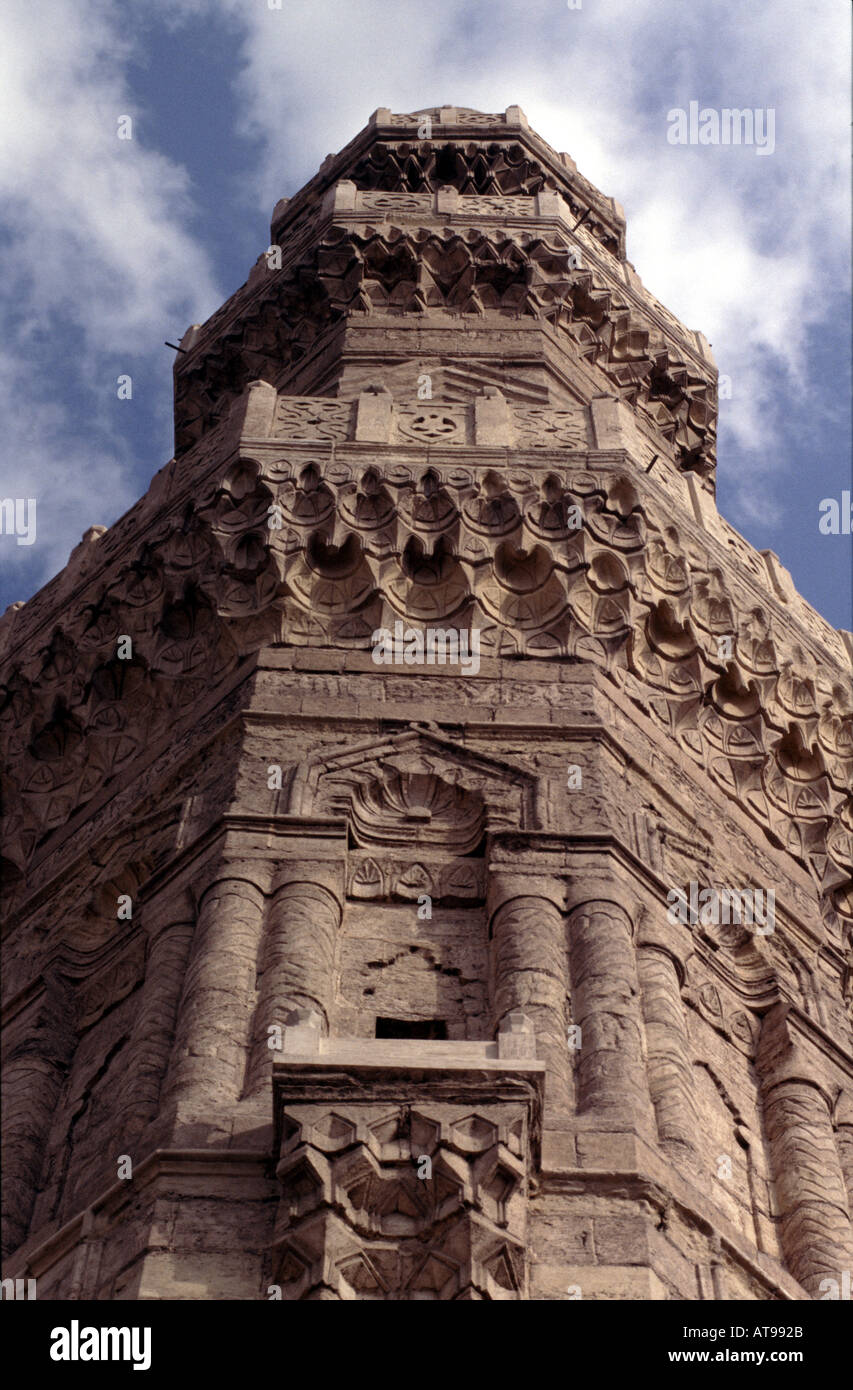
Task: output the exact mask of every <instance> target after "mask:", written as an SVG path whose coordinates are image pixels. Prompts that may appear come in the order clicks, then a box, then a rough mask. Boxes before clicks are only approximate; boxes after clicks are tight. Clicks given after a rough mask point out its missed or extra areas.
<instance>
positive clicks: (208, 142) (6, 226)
mask: <svg viewBox="0 0 853 1390" xmlns="http://www.w3.org/2000/svg"><path fill="white" fill-rule="evenodd" d="M276 3H277V0H145V3H143V4H137V5H133V4H127V3H126V0H125V3H119V0H39V3H38V4H37V5H36V4H34V3H33V0H3V3H2V6H0V257H2V274H0V296H2V314H3V332H2V335H0V411H2V419H3V429H2V437H1V438H0V498H3V497H22V498H26V497H35V498H36V499H37V503H38V511H37V518H38V527H37V535H36V541H35V543H34V544H33V545H18V544H16V541H15V538H14V537H13V536H9V535H2V536H0V589H2V592H0V611H2V609H3V608H4V607H5V605H6V604H7V603H11V602H14V601H16V600H18V599H26V598H27V597H29V596H30V595H31V594H32V593H33V592H34V591H35V590H36V589H37V588H39V587H40V586H41V585H42V584H43V583H45V582H46V580H47V579H49V578H50V577H51V576H52V575H53V574H55V573H56V571H57V570H58V569H60V568H61V567H62V566H63V565H64V564H65V562H66V560H67V558H68V555H69V553H70V551H71V549H72V547H73V546H74V545H75V544H76V543H77V542H78V541H79V539H80V537H81V535H82V533H83V532H84V531H85V530H86V529H87V528H88V527H89V526H91V525H93V524H96V523H101V524H105V525H109V524H110V523H111V522H112V521H114V520H115V519H116V518H117V517H118V516H119V515H121V513H122V512H123V511H124V510H126V508H127V507H128V506H130V505H131V504H132V503H133V502H134V501H135V500H136V498H137V497H138V496H139V495H141V493H142V492H144V491H145V489H146V488H147V486H148V483H149V481H150V479H151V477H152V475H153V474H154V473H155V472H156V471H157V470H158V469H159V468H160V467H161V466H162V465H163V463H165V462H166V461H167V460H168V458H169V457H170V455H171V443H172V435H171V380H172V378H171V368H172V360H173V353H172V352H171V351H170V350H169V349H168V348H167V347H164V345H163V343H164V339H169V340H170V341H172V342H176V341H178V340H179V339H180V337H181V335H182V334H183V332H184V330H185V329H186V327H187V326H188V325H189V324H190V323H193V322H203V321H204V320H205V319H206V318H207V317H208V316H209V315H210V314H211V312H212V311H213V310H214V309H215V308H216V307H217V306H218V305H219V304H220V303H221V301H222V300H223V299H225V298H226V297H227V296H228V295H229V294H231V293H232V292H233V290H235V289H236V288H237V287H238V286H239V285H241V284H242V283H243V281H244V280H245V279H246V276H247V274H248V270H249V268H250V266H251V265H252V264H253V262H254V261H255V259H256V258H257V256H258V255H259V254H260V252H261V251H263V250H265V249H266V247H267V245H268V242H269V216H270V212H271V209H272V207H273V204H274V203H275V202H276V200H277V199H278V198H280V197H282V196H286V195H292V194H293V193H294V192H295V191H296V190H297V189H298V188H299V187H300V186H301V185H302V184H303V183H304V182H305V181H306V180H307V179H308V178H309V177H310V176H311V175H312V174H313V173H314V172H315V170H316V169H317V167H318V165H319V164H320V163H321V161H322V160H323V158H324V157H325V156H326V155H327V154H328V153H330V152H332V151H336V150H338V149H340V148H341V147H342V146H343V145H344V144H346V142H347V141H348V140H349V139H350V138H351V137H352V136H353V135H354V134H355V133H356V132H357V131H358V130H359V129H361V127H362V126H363V125H364V124H365V123H366V121H367V119H368V117H369V115H370V113H371V112H372V111H373V110H375V108H376V107H378V106H388V107H391V108H392V110H396V111H413V110H417V109H418V108H421V107H428V106H440V105H459V106H472V107H476V108H478V109H480V110H483V111H503V110H504V109H505V108H506V107H507V106H509V105H513V104H518V105H520V106H522V107H523V109H524V110H525V112H526V113H527V116H528V118H529V120H530V122H531V124H532V125H533V126H534V128H535V129H536V130H538V131H539V132H540V134H541V135H542V136H544V138H545V139H546V140H547V141H548V142H549V143H550V144H551V145H553V146H554V147H555V148H556V149H558V150H567V151H568V152H569V153H570V154H571V156H572V157H573V158H574V159H575V160H576V161H577V164H578V166H579V168H580V170H581V172H582V173H583V174H585V175H586V176H587V177H588V178H589V179H591V180H592V182H593V183H595V184H597V185H598V187H599V188H600V189H601V190H602V191H603V192H604V193H606V194H608V195H610V196H613V197H616V198H617V199H618V200H619V201H620V202H621V203H622V204H623V206H624V208H625V211H626V216H627V220H628V257H629V259H630V260H631V261H632V262H633V263H634V265H635V266H636V268H637V270H638V272H639V273H640V275H641V276H642V278H643V280H644V282H645V284H646V285H647V286H648V288H649V289H650V290H651V291H652V292H653V293H654V294H655V295H657V297H658V298H659V299H661V300H662V301H663V303H664V304H665V305H667V307H668V308H670V309H671V310H673V311H674V312H675V313H676V314H678V316H679V317H680V318H681V319H682V320H683V321H684V322H685V323H686V324H688V325H689V326H690V327H693V328H701V329H702V331H703V332H704V333H705V335H706V336H707V337H708V338H709V340H710V341H711V343H712V344H713V348H714V355H715V357H716V359H717V363H718V366H719V369H720V371H721V373H725V374H726V375H727V376H729V377H730V379H731V390H732V398H731V400H724V401H722V402H721V419H720V438H719V451H718V460H719V461H718V501H719V503H720V508H721V510H722V511H723V513H724V515H726V516H727V517H728V519H729V520H730V521H731V522H732V524H733V525H735V526H736V527H737V528H738V530H740V531H741V532H743V534H744V535H745V536H747V538H748V539H749V540H750V541H751V542H752V543H753V545H755V546H757V547H758V548H762V549H763V548H768V547H769V548H770V549H772V550H775V551H776V552H777V554H779V555H780V557H781V558H782V561H783V563H784V564H785V565H787V566H788V568H789V569H790V570H791V572H792V574H793V576H794V579H795V582H796V583H797V585H798V587H799V589H800V590H801V592H802V593H803V594H804V595H805V596H806V598H808V599H809V600H810V602H812V603H813V604H814V605H815V607H817V608H818V609H820V611H821V612H823V613H824V614H825V615H826V616H827V617H828V618H829V619H830V621H831V622H832V623H833V624H835V625H836V626H843V627H850V626H851V618H850V590H851V565H850V556H851V538H850V536H844V535H838V536H832V535H822V534H821V533H820V531H819V529H818V520H819V515H820V512H819V507H820V502H821V501H822V500H823V499H824V498H830V497H831V498H836V499H837V500H838V501H839V502H840V501H841V494H842V491H843V490H844V489H848V490H849V489H850V487H851V478H850V452H849V442H848V441H849V434H850V413H849V411H850V407H849V400H850V348H849V343H850V290H849V255H850V222H849V216H850V215H849V174H848V169H849V158H850V149H849V142H850V125H849V120H850V116H849V90H848V89H849V76H848V65H849V60H850V7H849V3H848V0H810V2H809V3H808V4H802V3H792V2H791V0H766V3H763V4H747V3H740V4H735V3H732V0H729V3H722V0H581V4H580V7H579V8H570V6H569V4H567V3H566V0H429V3H427V0H281V5H282V7H281V8H280V9H277V8H272V6H273V5H275V4H276ZM574 3H577V0H574ZM691 101H697V102H699V104H700V106H702V107H717V108H722V107H737V108H744V107H750V108H753V109H754V110H761V111H762V112H765V111H767V110H769V109H772V110H773V112H774V121H775V149H774V151H773V153H772V154H767V155H760V154H759V153H758V152H757V150H756V148H755V147H746V146H745V147H741V148H735V147H731V146H713V145H703V146H689V145H682V146H679V145H673V144H670V143H669V142H668V140H667V129H668V124H667V113H668V112H669V111H670V110H672V109H673V108H677V107H680V108H683V109H685V110H686V109H688V107H689V103H690V102H691ZM122 116H130V117H131V118H132V123H133V124H132V134H133V138H132V139H131V140H121V139H119V138H118V129H119V118H120V117H122ZM124 373H129V374H130V375H131V377H132V382H133V397H132V399H131V400H119V399H118V395H117V385H116V379H117V377H118V376H119V375H120V374H124Z"/></svg>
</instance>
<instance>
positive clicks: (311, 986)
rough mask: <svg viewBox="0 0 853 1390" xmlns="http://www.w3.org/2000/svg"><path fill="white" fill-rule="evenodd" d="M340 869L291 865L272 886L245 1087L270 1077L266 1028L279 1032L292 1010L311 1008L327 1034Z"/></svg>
mask: <svg viewBox="0 0 853 1390" xmlns="http://www.w3.org/2000/svg"><path fill="white" fill-rule="evenodd" d="M339 874H340V868H333V867H332V866H330V865H328V864H326V863H317V864H311V863H305V862H302V863H300V864H299V865H298V866H296V865H290V866H288V867H287V868H285V869H283V870H282V871H280V873H279V875H278V881H277V883H276V884H275V885H274V887H273V893H272V896H271V898H270V903H269V908H268V911H267V918H266V923H265V930H264V942H263V948H262V952H261V972H260V979H259V984H258V1002H257V1007H256V1009H255V1017H254V1021H253V1028H252V1053H251V1061H250V1066H249V1077H248V1086H247V1089H248V1091H249V1093H254V1092H256V1091H258V1090H259V1089H260V1088H261V1087H262V1086H263V1085H264V1084H265V1083H266V1082H267V1081H268V1079H269V1076H270V1066H271V1062H272V1058H273V1053H272V1051H271V1050H270V1047H269V1037H270V1034H269V1029H270V1027H274V1026H276V1025H278V1026H279V1027H281V1028H283V1027H284V1023H285V1020H286V1019H287V1016H288V1014H289V1013H290V1012H291V1010H292V1009H298V1008H304V1009H313V1010H315V1011H316V1012H317V1013H318V1014H319V1015H320V1016H321V1018H322V1020H323V1030H324V1032H325V1033H328V1031H329V1019H330V1016H331V1010H332V1004H333V1001H334V988H335V950H336V946H337V939H338V929H339V927H340V924H341V914H342V896H343V889H342V886H340V885H339V883H338V877H339Z"/></svg>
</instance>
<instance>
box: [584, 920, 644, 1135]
mask: <svg viewBox="0 0 853 1390" xmlns="http://www.w3.org/2000/svg"><path fill="white" fill-rule="evenodd" d="M569 962H570V972H571V980H572V1022H573V1023H575V1024H579V1025H580V1027H581V1047H580V1051H579V1053H578V1065H577V1083H578V1111H579V1112H580V1113H583V1112H584V1111H598V1112H602V1111H604V1112H607V1111H609V1112H612V1113H613V1114H614V1115H618V1116H620V1117H624V1118H625V1119H626V1120H628V1121H631V1120H634V1121H635V1122H637V1123H639V1124H640V1125H642V1126H643V1127H644V1128H646V1129H647V1130H650V1131H651V1130H653V1125H654V1121H653V1113H652V1106H651V1099H650V1096H649V1088H648V1080H647V1076H646V1065H645V1058H644V1050H643V1018H642V1012H641V1007H640V986H639V980H638V978H637V964H636V959H635V952H634V944H633V941H632V933H631V920H630V918H629V916H628V914H627V912H626V911H625V910H624V908H622V907H621V906H620V905H619V904H618V903H616V902H610V901H606V900H603V899H596V900H594V901H591V902H585V903H582V904H580V905H578V906H577V907H576V908H575V909H574V911H573V912H572V913H571V916H570V918H569Z"/></svg>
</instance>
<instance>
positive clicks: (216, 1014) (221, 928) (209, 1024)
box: [164, 866, 264, 1121]
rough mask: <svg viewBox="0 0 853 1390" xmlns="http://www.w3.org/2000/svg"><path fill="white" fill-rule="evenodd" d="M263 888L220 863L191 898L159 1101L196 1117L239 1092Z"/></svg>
mask: <svg viewBox="0 0 853 1390" xmlns="http://www.w3.org/2000/svg"><path fill="white" fill-rule="evenodd" d="M263 914H264V895H263V893H262V892H261V890H260V888H258V887H257V885H256V884H255V883H254V882H251V881H250V880H249V878H248V875H247V874H246V871H245V870H241V868H240V867H239V866H234V867H233V868H229V867H225V868H223V869H221V870H220V871H219V872H218V876H217V877H216V879H215V880H214V882H213V883H211V884H210V885H209V886H208V887H207V888H206V889H205V891H204V893H203V894H202V896H201V899H200V901H199V905H198V915H197V920H196V927H195V932H194V935H193V942H192V949H191V952H190V961H189V965H188V967H187V971H186V977H185V980H184V989H183V994H182V996H181V1002H180V1006H179V1009H178V1023H177V1029H176V1037H175V1047H174V1050H173V1053H172V1060H171V1065H170V1068H169V1074H168V1078H167V1082H166V1086H165V1088H164V1101H166V1102H171V1103H175V1104H176V1105H177V1107H178V1109H179V1110H180V1112H181V1114H182V1117H183V1118H186V1119H189V1118H194V1119H198V1120H200V1121H204V1120H206V1119H207V1118H208V1116H209V1115H210V1113H211V1111H212V1110H213V1109H215V1108H216V1107H217V1106H220V1105H222V1104H226V1105H227V1104H233V1103H234V1102H235V1101H237V1100H238V1099H239V1097H240V1093H241V1090H242V1085H243V1077H244V1074H245V1067H246V1049H247V1046H248V1020H249V1018H250V1015H251V1009H252V1003H253V1001H254V995H255V969H256V961H257V953H258V944H259V942H260V937H261V929H262V923H263Z"/></svg>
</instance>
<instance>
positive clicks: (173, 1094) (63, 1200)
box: [0, 107, 853, 1300]
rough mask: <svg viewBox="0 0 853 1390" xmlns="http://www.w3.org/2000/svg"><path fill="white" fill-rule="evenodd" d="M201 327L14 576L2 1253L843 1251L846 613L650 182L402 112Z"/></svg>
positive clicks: (235, 1259) (36, 1267)
mask: <svg viewBox="0 0 853 1390" xmlns="http://www.w3.org/2000/svg"><path fill="white" fill-rule="evenodd" d="M427 117H429V122H430V124H429V127H428V130H429V136H428V138H424V136H423V135H422V133H421V132H422V131H423V130H424V129H425V122H426V118H427ZM181 346H182V348H183V349H184V351H183V352H182V353H181V354H180V355H179V357H178V359H177V362H176V366H175V402H176V408H175V437H176V457H175V459H173V460H172V461H171V462H170V463H169V464H168V465H167V466H166V467H165V468H164V469H163V470H162V471H161V472H160V473H158V474H157V476H156V477H155V478H154V480H153V481H152V484H151V487H150V488H149V490H148V492H147V493H146V495H145V496H144V497H143V498H142V499H141V500H140V501H139V502H138V503H137V504H136V506H135V507H133V508H132V509H131V510H130V511H129V512H128V513H127V514H126V515H125V516H124V517H122V518H121V519H120V520H119V521H118V522H116V524H115V525H114V526H112V527H111V528H109V530H104V528H102V527H93V528H92V530H91V531H89V532H87V534H86V536H85V537H84V538H83V541H82V542H81V544H80V545H79V546H78V547H77V548H76V549H75V551H74V552H73V553H72V556H71V558H70V560H69V563H68V565H67V566H66V568H65V570H63V572H62V573H61V574H60V575H58V576H57V578H56V579H54V580H53V581H51V583H50V584H48V585H47V586H46V587H45V588H44V589H43V590H42V591H41V592H40V593H38V594H36V595H35V596H34V597H33V598H32V599H31V600H30V601H29V602H28V603H26V604H22V605H16V606H14V607H13V608H12V609H10V610H9V611H8V612H7V613H6V615H5V616H4V618H3V619H2V620H0V659H2V662H3V668H2V703H0V726H1V728H2V738H3V745H4V765H5V767H6V769H7V772H6V777H5V794H4V827H3V845H4V849H3V856H4V857H3V862H2V869H3V907H4V928H3V930H4V988H5V995H4V1051H3V1100H4V1111H5V1114H4V1124H3V1132H4V1142H5V1144H6V1146H7V1155H6V1157H5V1160H4V1183H3V1203H4V1205H3V1246H4V1258H5V1261H6V1264H5V1268H4V1274H5V1275H9V1276H12V1277H13V1278H14V1277H17V1278H21V1277H34V1278H36V1280H37V1282H38V1289H39V1296H40V1297H47V1298H58V1299H74V1298H97V1299H104V1300H109V1299H156V1298H189V1299H226V1298H238V1299H258V1298H268V1297H272V1296H280V1297H281V1298H283V1299H287V1300H299V1299H397V1300H410V1299H411V1300H414V1299H424V1298H431V1299H445V1300H452V1299H459V1300H470V1299H504V1298H506V1299H568V1298H577V1297H582V1298H585V1299H640V1300H643V1299H725V1298H736V1299H757V1300H761V1299H803V1298H821V1297H823V1296H825V1290H826V1288H827V1284H826V1281H827V1280H829V1281H833V1280H835V1281H838V1283H839V1284H840V1283H841V1281H842V1279H843V1275H844V1271H845V1270H850V1269H851V1267H853V1228H851V1212H853V1018H852V1017H851V1004H853V880H852V879H851V873H852V872H853V864H851V860H853V799H851V791H850V787H851V784H853V701H851V693H850V690H851V685H850V662H851V638H850V634H849V633H839V632H836V631H834V630H833V629H832V628H831V627H829V626H828V624H826V623H825V622H824V621H823V619H822V618H821V617H820V616H819V615H818V614H817V613H816V612H815V611H814V610H813V609H812V608H810V607H809V605H808V604H807V603H806V602H805V601H804V600H803V599H802V598H801V597H800V596H799V595H798V594H797V592H796V591H795V589H794V587H793V584H792V583H791V580H790V576H789V575H788V574H787V571H786V570H785V569H784V568H783V566H782V565H781V563H780V561H779V560H778V558H777V557H776V556H775V555H773V554H772V552H769V551H767V552H762V553H758V552H756V551H754V550H753V549H752V548H751V547H750V546H749V545H748V544H747V542H746V541H745V540H743V538H742V537H741V536H739V535H738V534H737V532H735V531H734V530H733V529H732V528H731V527H730V526H729V525H728V524H727V523H726V522H725V521H724V520H723V519H722V518H721V517H720V515H719V513H718V511H717V508H716V505H715V501H714V475H715V452H714V440H715V425H716V369H715V367H714V364H713V360H712V358H711V354H710V350H709V348H708V345H707V343H706V342H705V339H704V338H703V337H702V335H701V334H700V333H698V332H694V331H692V330H689V329H687V328H685V327H684V326H683V325H682V324H680V323H679V322H678V321H677V320H676V319H675V318H674V317H673V316H672V315H671V314H669V313H668V312H667V311H666V310H665V309H664V308H663V306H661V305H660V304H659V303H658V302H657V300H656V299H655V298H654V297H653V296H652V295H651V294H649V292H648V291H647V290H646V289H645V288H644V286H643V285H642V283H641V281H640V279H639V277H638V276H637V274H636V272H635V270H634V268H633V267H632V266H631V265H630V263H629V262H627V261H626V260H625V228H624V218H623V215H622V211H621V209H620V208H619V205H618V204H617V203H615V202H613V200H612V199H610V198H606V197H604V196H603V195H602V194H601V193H599V192H598V190H596V189H594V188H593V187H592V186H591V185H590V184H589V183H587V181H586V180H585V179H583V178H582V177H581V176H580V175H579V174H578V172H577V170H576V168H575V166H574V164H573V162H572V161H571V159H570V158H569V157H568V156H567V155H561V154H557V153H556V152H555V151H553V150H551V149H550V148H549V147H548V146H547V145H546V144H545V143H544V142H543V141H542V140H541V138H540V137H539V136H537V135H536V134H535V133H534V132H532V131H531V130H530V129H529V127H528V125H527V122H526V120H525V118H524V115H523V113H522V112H521V111H520V110H519V108H517V107H511V108H510V109H509V110H508V111H507V112H506V113H505V114H504V115H487V114H484V113H480V112H473V111H468V110H465V109H462V108H449V107H448V108H436V109H435V110H433V111H432V112H423V113H416V114H413V115H392V113H391V112H389V111H384V110H380V111H378V112H376V113H375V115H374V116H373V117H372V118H371V121H370V123H369V124H368V126H367V127H366V128H365V129H364V130H363V131H362V132H361V133H360V134H359V135H358V136H356V138H355V139H354V140H353V141H352V142H351V143H350V144H349V145H348V146H347V147H346V148H345V149H344V150H343V151H342V152H341V153H340V154H338V155H335V156H330V157H329V159H328V160H326V162H325V163H324V165H323V167H322V169H321V170H320V172H319V173H318V174H317V175H316V176H315V178H313V179H312V180H311V181H310V182H309V183H308V184H307V185H306V186H305V188H304V189H302V190H301V191H300V192H299V193H298V194H297V195H296V196H295V197H294V198H292V199H290V200H289V201H286V200H285V201H283V202H282V203H280V204H279V205H278V206H277V208H276V210H275V214H274V218H273V225H272V246H271V252H270V253H267V254H265V255H264V256H262V257H261V258H260V259H259V261H258V263H257V265H256V266H255V267H254V269H253V270H252V272H251V274H250V276H249V279H248V281H247V284H246V285H245V286H243V288H242V289H240V290H238V291H237V293H236V294H235V295H234V296H232V298H231V299H230V300H229V301H228V302H227V303H226V304H225V305H224V306H223V307H222V308H221V309H220V310H218V311H217V313H216V314H214V315H213V317H212V318H211V319H210V320H209V322H208V323H207V324H205V325H203V326H201V327H198V326H194V327H193V328H191V329H190V330H189V331H188V333H187V334H186V335H185V337H184V339H183V342H182V345H181ZM380 631H384V632H387V633H395V632H399V636H400V642H399V643H398V646H397V648H396V649H395V650H396V659H395V660H389V661H387V662H385V663H384V664H383V663H380V662H379V661H378V660H377V659H376V657H377V652H378V649H377V637H378V634H379V632H380ZM429 633H440V634H441V637H440V645H439V647H438V648H436V647H433V648H432V649H430V648H429V647H428V646H427V647H426V648H424V646H423V644H421V647H420V649H419V648H418V644H417V641H416V640H415V639H418V638H419V637H423V636H424V634H429ZM451 637H452V638H453V641H454V642H456V643H457V646H456V647H454V646H453V644H452V643H451V642H450V638H451ZM419 652H420V654H419ZM454 652H456V653H457V656H459V654H460V653H465V652H467V653H468V654H469V656H471V654H474V655H475V657H476V659H475V660H469V661H468V664H467V666H466V664H465V662H464V661H463V660H462V658H461V656H459V659H458V660H457V659H456V657H454ZM425 653H426V654H425ZM733 894H734V895H737V901H736V903H735V906H734V910H733V911H732V912H730V911H729V907H730V906H731V902H732V895H733ZM747 895H749V897H748V901H749V905H750V910H747V908H745V907H744V904H745V903H746V902H747ZM674 903H676V904H678V903H680V904H681V905H682V907H683V909H684V910H683V911H682V912H681V914H680V915H679V912H678V911H674V910H673V904H674ZM753 904H755V905H756V910H755V913H753V912H752V911H751V906H752V905H753ZM758 904H762V905H763V907H762V910H761V911H759V910H758V906H757V905H758ZM721 905H722V906H723V907H724V908H725V910H721ZM768 905H769V910H768Z"/></svg>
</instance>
